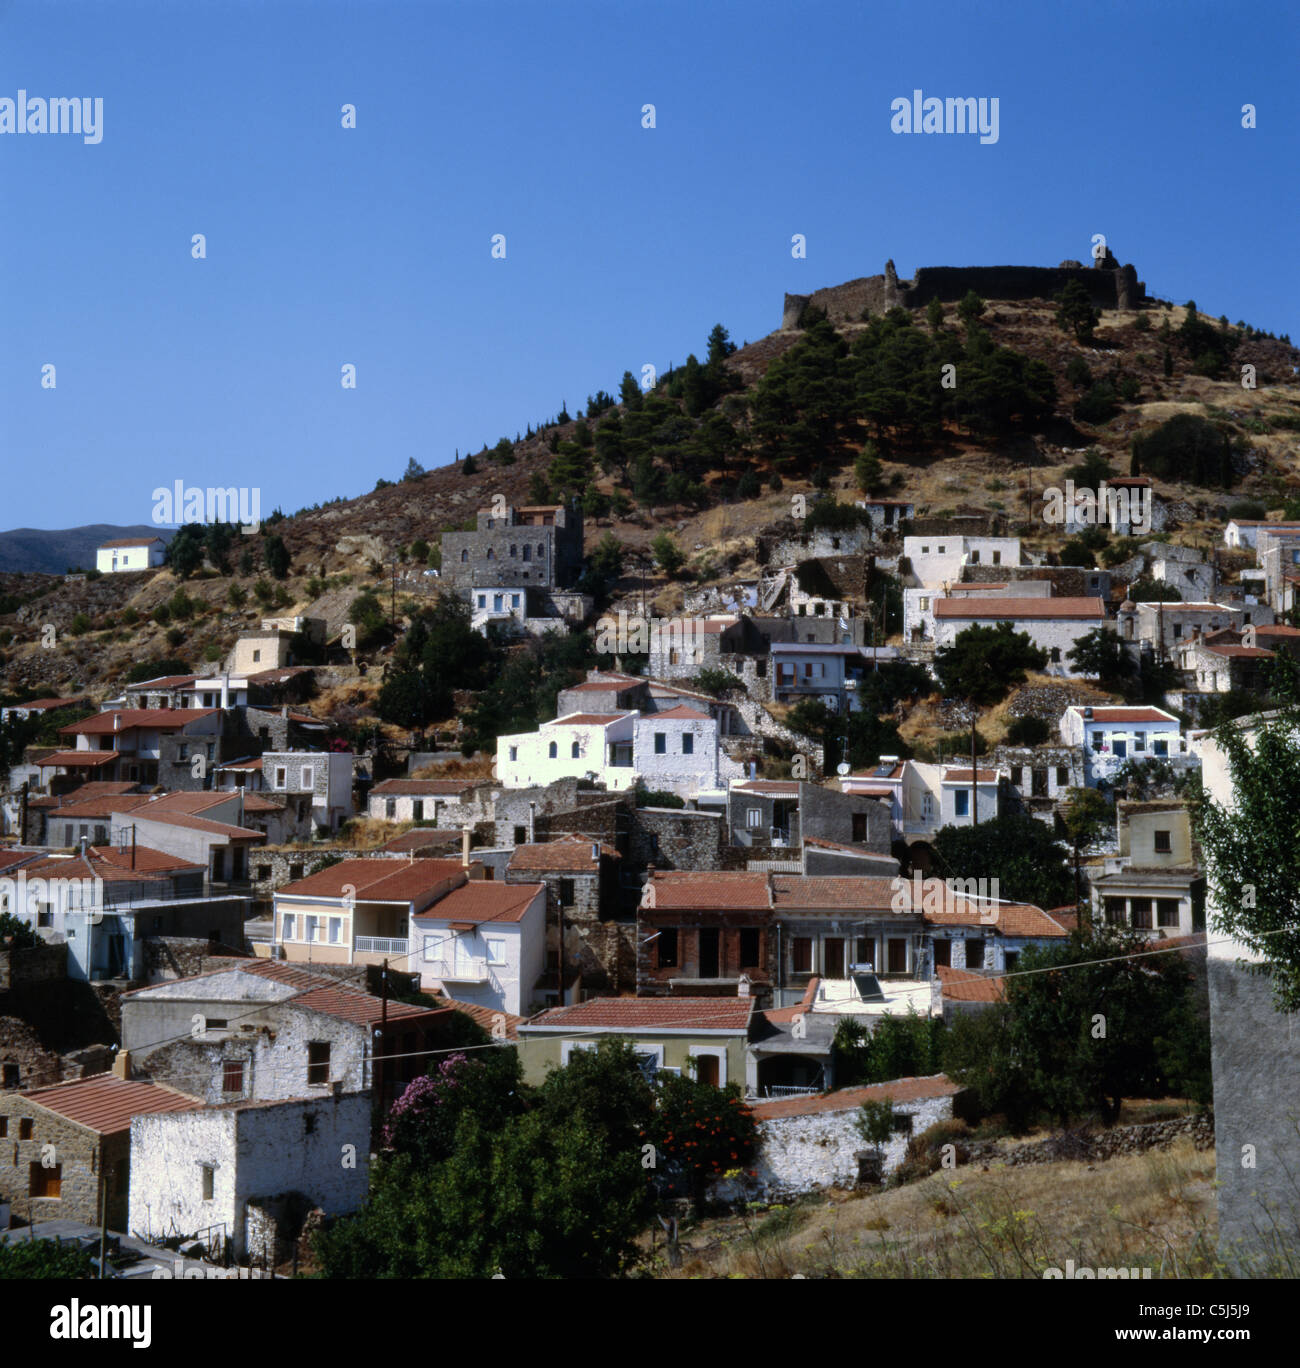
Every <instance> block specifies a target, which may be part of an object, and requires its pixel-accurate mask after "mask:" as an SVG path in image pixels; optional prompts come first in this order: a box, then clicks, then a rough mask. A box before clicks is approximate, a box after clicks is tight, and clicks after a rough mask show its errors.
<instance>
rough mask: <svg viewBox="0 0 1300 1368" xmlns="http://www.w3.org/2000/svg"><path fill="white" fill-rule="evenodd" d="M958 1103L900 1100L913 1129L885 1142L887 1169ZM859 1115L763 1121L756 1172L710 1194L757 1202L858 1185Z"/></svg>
mask: <svg viewBox="0 0 1300 1368" xmlns="http://www.w3.org/2000/svg"><path fill="white" fill-rule="evenodd" d="M886 1086H887V1085H886ZM952 1106H953V1100H952V1097H951V1096H947V1097H926V1098H921V1099H919V1100H917V1101H912V1102H896V1103H895V1104H894V1113H895V1115H897V1116H907V1117H910V1118H911V1128H910V1129H909V1130H899V1131H897V1132H895V1134H894V1135H893V1137H892V1138H891V1139H890V1141H889V1142H888V1144H886V1145H885V1146H884V1151H885V1162H884V1169H883V1172H884V1173H885V1174H889V1173H891V1172H892V1171H893V1170H894V1169H896V1168H897V1167H898V1165H899V1164H900V1163H901V1162H902V1159H903V1156H904V1154H906V1152H907V1143H908V1141H909V1140H910V1139H911V1137H912V1136H913V1135H919V1134H920V1133H921V1132H922V1131H923V1130H926V1129H927V1128H928V1127H930V1126H933V1125H936V1124H937V1123H938V1122H940V1121H947V1120H949V1119H950V1118H951V1117H952ZM857 1115H858V1109H857V1108H856V1107H855V1108H851V1109H846V1110H844V1111H831V1112H828V1111H821V1112H811V1113H808V1114H806V1115H803V1116H780V1117H772V1118H771V1119H768V1120H764V1121H760V1122H759V1127H758V1130H759V1136H760V1149H759V1152H758V1156H757V1159H756V1161H755V1163H754V1165H753V1172H754V1177H752V1178H749V1179H747V1180H746V1181H745V1183H744V1185H743V1186H742V1185H741V1184H740V1183H737V1182H734V1181H732V1182H728V1181H726V1180H724V1181H723V1182H720V1183H715V1184H714V1185H713V1188H712V1189H711V1193H710V1195H711V1196H712V1197H713V1199H714V1200H716V1201H736V1200H738V1199H740V1198H741V1197H744V1198H747V1199H749V1200H751V1201H752V1200H758V1201H769V1202H780V1201H786V1200H788V1199H789V1198H792V1197H798V1196H802V1195H803V1194H804V1193H807V1192H814V1191H816V1190H817V1189H819V1188H832V1187H837V1188H851V1187H853V1186H855V1185H856V1183H857V1181H858V1158H857V1156H858V1152H859V1151H860V1150H863V1149H866V1148H868V1146H867V1144H866V1142H865V1141H864V1140H863V1139H862V1137H861V1136H860V1135H859V1134H858V1131H857V1127H856V1126H855V1125H854V1121H855V1119H856V1118H857Z"/></svg>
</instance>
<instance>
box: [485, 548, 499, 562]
mask: <svg viewBox="0 0 1300 1368" xmlns="http://www.w3.org/2000/svg"><path fill="white" fill-rule="evenodd" d="M487 558H488V560H496V558H497V553H496V552H495V551H493V549H492V548H491V547H490V546H489V547H488V553H487Z"/></svg>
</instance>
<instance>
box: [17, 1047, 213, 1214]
mask: <svg viewBox="0 0 1300 1368" xmlns="http://www.w3.org/2000/svg"><path fill="white" fill-rule="evenodd" d="M201 1106H202V1103H201V1102H199V1101H198V1099H197V1098H193V1097H187V1096H186V1095H185V1094H184V1093H182V1092H178V1091H177V1090H176V1089H175V1088H168V1087H163V1086H161V1085H159V1084H156V1083H141V1082H131V1081H128V1080H126V1079H122V1078H118V1077H117V1076H116V1075H114V1074H111V1073H108V1074H97V1075H96V1076H95V1077H93V1078H79V1079H75V1080H73V1081H72V1082H70V1083H55V1084H54V1085H53V1086H51V1087H48V1088H36V1089H33V1090H32V1091H31V1092H25V1093H0V1200H3V1201H5V1202H7V1203H8V1204H9V1205H10V1206H11V1207H12V1208H13V1211H14V1213H15V1214H16V1215H21V1216H24V1217H27V1218H29V1219H30V1218H31V1217H32V1216H33V1215H34V1216H35V1217H36V1220H37V1221H38V1222H39V1221H42V1220H47V1221H49V1220H64V1221H79V1222H81V1223H82V1224H84V1225H96V1226H97V1225H98V1224H99V1222H100V1213H101V1209H102V1204H103V1202H104V1199H105V1196H106V1197H107V1216H108V1225H109V1228H110V1229H112V1230H125V1229H127V1194H128V1191H129V1188H130V1170H131V1118H132V1117H133V1116H141V1115H145V1114H149V1113H153V1112H177V1111H186V1112H189V1111H195V1110H197V1109H198V1108H199V1107H201ZM106 1183H107V1193H106V1194H105V1184H106Z"/></svg>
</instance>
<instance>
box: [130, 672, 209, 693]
mask: <svg viewBox="0 0 1300 1368" xmlns="http://www.w3.org/2000/svg"><path fill="white" fill-rule="evenodd" d="M197 679H198V675H192V674H187V675H159V676H158V678H157V679H138V680H136V682H135V683H134V684H128V685H127V686H126V689H125V692H127V693H148V692H149V690H150V689H183V688H186V687H187V686H188V685H190V684H193V683H194V682H195V681H196V680H197Z"/></svg>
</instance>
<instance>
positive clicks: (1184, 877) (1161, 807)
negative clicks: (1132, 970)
mask: <svg viewBox="0 0 1300 1368" xmlns="http://www.w3.org/2000/svg"><path fill="white" fill-rule="evenodd" d="M1115 806H1116V816H1115V824H1116V830H1117V841H1118V852H1117V853H1116V854H1115V855H1107V856H1104V857H1103V858H1102V871H1101V873H1099V874H1094V875H1093V876H1092V878H1091V880H1090V883H1091V891H1092V905H1093V915H1094V917H1095V918H1096V920H1097V921H1099V922H1100V921H1102V920H1103V919H1104V920H1105V921H1106V922H1108V923H1109V924H1110V925H1111V926H1125V927H1130V928H1132V929H1134V930H1143V931H1153V932H1154V933H1155V936H1156V938H1157V939H1165V938H1168V937H1173V936H1190V935H1192V934H1193V933H1195V932H1197V931H1201V930H1203V929H1204V927H1205V879H1204V877H1203V874H1202V871H1201V869H1200V867H1199V851H1198V848H1197V846H1196V843H1195V841H1194V839H1193V836H1192V828H1191V820H1190V818H1189V816H1188V812H1187V805H1186V804H1185V803H1183V802H1182V801H1181V800H1175V799H1158V800H1155V801H1152V802H1144V803H1137V802H1125V801H1123V800H1121V801H1120V802H1119V803H1117V804H1116V805H1115Z"/></svg>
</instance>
